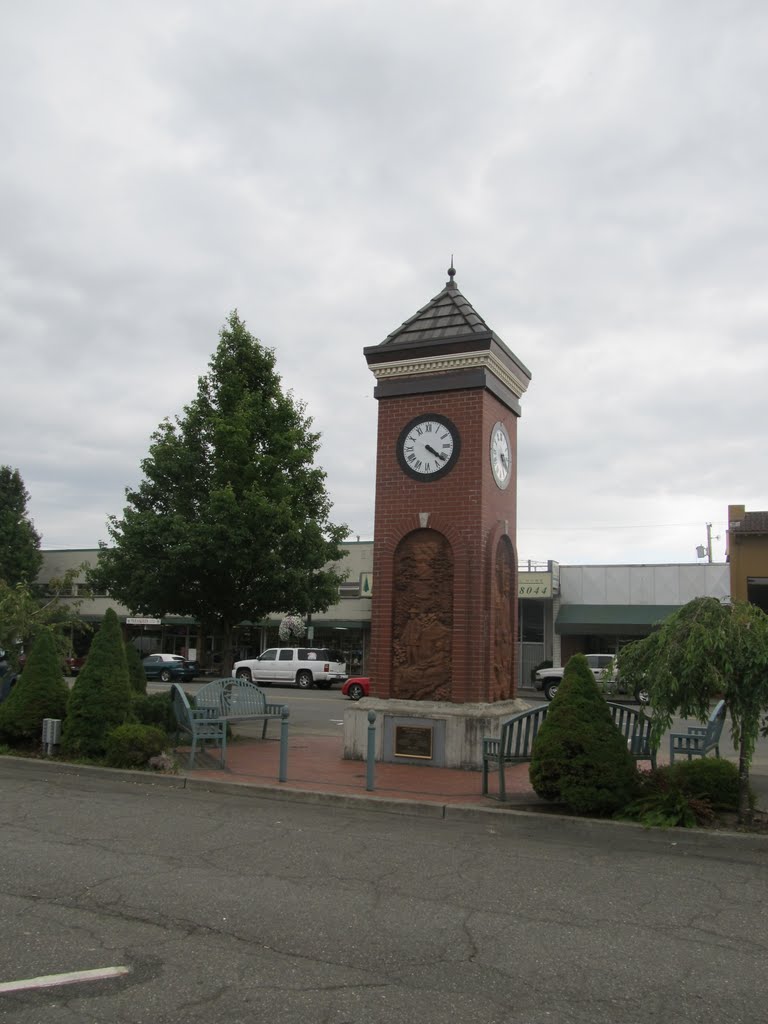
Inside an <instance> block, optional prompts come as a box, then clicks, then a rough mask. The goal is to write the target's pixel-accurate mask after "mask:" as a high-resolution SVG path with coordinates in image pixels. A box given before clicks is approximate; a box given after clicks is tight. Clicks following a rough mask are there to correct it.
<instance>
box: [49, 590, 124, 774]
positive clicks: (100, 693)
mask: <svg viewBox="0 0 768 1024" xmlns="http://www.w3.org/2000/svg"><path fill="white" fill-rule="evenodd" d="M130 716H131V688H130V685H129V683H128V666H127V663H126V659H125V644H124V643H123V638H122V636H121V634H120V623H119V622H118V619H117V615H116V614H115V612H114V610H113V609H112V608H108V609H107V612H106V614H105V615H104V620H103V622H102V624H101V628H100V629H99V631H98V633H97V634H96V635H95V637H94V638H93V643H92V644H91V650H90V652H89V654H88V660H87V661H86V663H85V665H83V668H82V670H81V671H80V674H79V675H78V677H77V679H76V680H75V685H74V686H73V688H72V692H71V693H70V696H69V703H68V705H67V718H66V721H65V723H64V727H63V729H62V736H61V747H62V753H64V754H67V755H68V756H71V757H97V758H98V757H103V756H104V753H105V752H106V747H107V735H108V734H109V733H110V732H111V731H112V730H113V729H115V728H116V727H117V726H118V725H123V723H124V722H125V721H126V720H127V719H128V718H130Z"/></svg>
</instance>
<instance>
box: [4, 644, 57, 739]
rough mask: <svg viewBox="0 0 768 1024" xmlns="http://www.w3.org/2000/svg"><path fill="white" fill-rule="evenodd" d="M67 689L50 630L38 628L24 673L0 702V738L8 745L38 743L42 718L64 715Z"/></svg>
mask: <svg viewBox="0 0 768 1024" xmlns="http://www.w3.org/2000/svg"><path fill="white" fill-rule="evenodd" d="M68 696H69V691H68V690H67V684H66V683H65V682H64V675H63V673H62V671H61V658H60V657H59V653H58V651H57V648H56V643H55V640H54V637H53V634H52V632H51V630H50V629H41V630H40V632H39V633H38V634H37V638H36V639H35V642H34V644H33V645H32V648H31V650H30V652H29V656H28V658H27V663H26V665H25V666H24V671H23V673H22V674H21V675H20V676H19V678H18V681H17V683H16V685H15V686H14V688H13V689H12V690H11V692H10V695H9V696H8V699H7V700H6V701H5V702H4V703H3V704H1V705H0V739H2V740H3V741H4V742H6V743H10V744H11V745H23V746H31V745H35V744H39V743H40V740H41V736H42V726H43V719H44V718H63V717H64V715H65V712H66V708H67V697H68Z"/></svg>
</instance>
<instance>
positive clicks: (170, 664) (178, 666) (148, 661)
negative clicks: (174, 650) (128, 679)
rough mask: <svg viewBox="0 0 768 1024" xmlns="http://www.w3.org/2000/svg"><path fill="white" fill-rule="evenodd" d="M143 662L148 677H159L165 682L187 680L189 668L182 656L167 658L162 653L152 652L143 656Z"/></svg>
mask: <svg viewBox="0 0 768 1024" xmlns="http://www.w3.org/2000/svg"><path fill="white" fill-rule="evenodd" d="M141 663H142V665H143V666H144V674H145V675H146V677H147V679H159V680H161V682H163V683H170V682H178V681H179V680H182V681H186V680H187V670H186V668H185V666H184V659H183V658H181V657H179V658H167V656H165V655H162V654H150V655H148V657H146V658H142V661H141Z"/></svg>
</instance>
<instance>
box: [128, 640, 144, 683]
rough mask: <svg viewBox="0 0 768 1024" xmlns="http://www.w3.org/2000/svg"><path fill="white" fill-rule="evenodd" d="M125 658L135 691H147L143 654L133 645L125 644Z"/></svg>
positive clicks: (129, 679) (130, 680) (130, 681)
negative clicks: (142, 660)
mask: <svg viewBox="0 0 768 1024" xmlns="http://www.w3.org/2000/svg"><path fill="white" fill-rule="evenodd" d="M125 660H126V663H127V665H128V682H129V684H130V687H131V691H132V692H133V693H146V692H147V674H146V672H145V671H144V666H143V664H142V662H141V655H140V654H139V652H138V651H137V650H136V648H135V647H134V646H133V644H131V643H128V644H126V645H125Z"/></svg>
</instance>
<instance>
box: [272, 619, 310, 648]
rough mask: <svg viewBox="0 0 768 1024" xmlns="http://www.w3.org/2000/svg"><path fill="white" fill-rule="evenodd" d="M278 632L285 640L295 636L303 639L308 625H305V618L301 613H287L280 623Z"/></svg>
mask: <svg viewBox="0 0 768 1024" xmlns="http://www.w3.org/2000/svg"><path fill="white" fill-rule="evenodd" d="M277 632H278V636H279V637H280V639H281V640H282V641H283V642H285V641H286V640H290V639H292V638H293V637H295V638H296V639H297V640H301V638H302V637H303V636H304V635H305V633H306V632H307V627H306V626H305V625H304V620H303V619H302V617H301V616H300V615H286V616H285V618H284V619H283V621H282V622H281V623H280V628H279V629H278V631H277Z"/></svg>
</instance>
